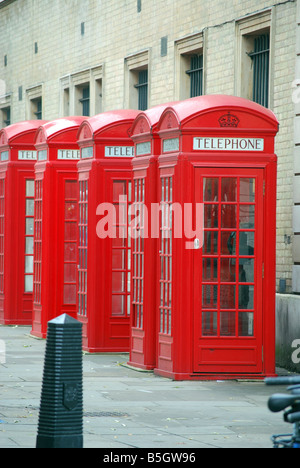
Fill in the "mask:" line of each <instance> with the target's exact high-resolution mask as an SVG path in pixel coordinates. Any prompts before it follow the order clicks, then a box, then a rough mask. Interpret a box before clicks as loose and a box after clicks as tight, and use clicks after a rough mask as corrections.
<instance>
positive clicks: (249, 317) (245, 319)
mask: <svg viewBox="0 0 300 468" xmlns="http://www.w3.org/2000/svg"><path fill="white" fill-rule="evenodd" d="M253 322H254V314H253V312H239V336H253Z"/></svg>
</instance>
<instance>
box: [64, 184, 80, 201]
mask: <svg viewBox="0 0 300 468" xmlns="http://www.w3.org/2000/svg"><path fill="white" fill-rule="evenodd" d="M65 198H66V199H70V198H74V199H77V181H73V180H68V181H66V183H65Z"/></svg>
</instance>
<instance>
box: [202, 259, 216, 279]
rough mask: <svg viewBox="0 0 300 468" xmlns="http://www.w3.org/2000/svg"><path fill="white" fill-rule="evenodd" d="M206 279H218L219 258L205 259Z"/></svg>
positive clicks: (204, 277)
mask: <svg viewBox="0 0 300 468" xmlns="http://www.w3.org/2000/svg"><path fill="white" fill-rule="evenodd" d="M202 277H203V280H204V281H214V282H216V281H218V260H217V259H216V258H214V259H213V258H204V259H203V273H202Z"/></svg>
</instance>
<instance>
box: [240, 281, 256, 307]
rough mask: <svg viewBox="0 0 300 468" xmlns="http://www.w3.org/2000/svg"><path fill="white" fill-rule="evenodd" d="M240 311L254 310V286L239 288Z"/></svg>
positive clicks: (244, 285) (241, 286)
mask: <svg viewBox="0 0 300 468" xmlns="http://www.w3.org/2000/svg"><path fill="white" fill-rule="evenodd" d="M239 309H245V310H250V309H254V286H253V285H247V284H241V285H240V286H239Z"/></svg>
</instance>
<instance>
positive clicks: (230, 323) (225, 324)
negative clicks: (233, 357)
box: [220, 312, 235, 336]
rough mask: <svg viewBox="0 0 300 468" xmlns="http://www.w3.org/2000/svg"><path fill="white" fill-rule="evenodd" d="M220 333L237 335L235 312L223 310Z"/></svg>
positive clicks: (222, 334)
mask: <svg viewBox="0 0 300 468" xmlns="http://www.w3.org/2000/svg"><path fill="white" fill-rule="evenodd" d="M220 335H221V336H235V312H221V315H220Z"/></svg>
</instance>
